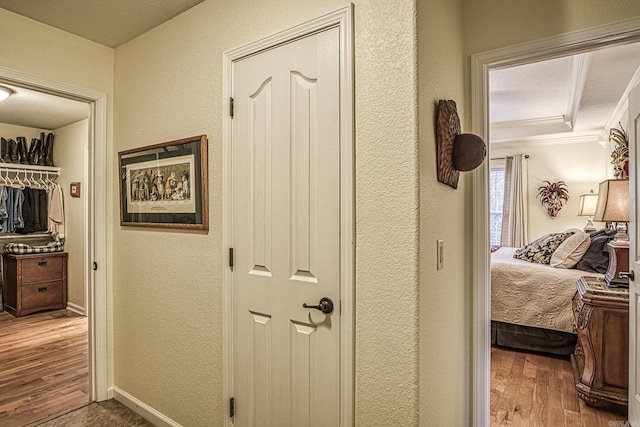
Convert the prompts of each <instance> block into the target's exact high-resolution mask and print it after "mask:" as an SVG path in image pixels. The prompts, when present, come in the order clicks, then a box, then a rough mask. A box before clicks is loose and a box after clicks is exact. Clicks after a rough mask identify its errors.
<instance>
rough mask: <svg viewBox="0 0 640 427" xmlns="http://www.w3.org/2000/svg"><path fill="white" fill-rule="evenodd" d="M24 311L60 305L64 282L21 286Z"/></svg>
mask: <svg viewBox="0 0 640 427" xmlns="http://www.w3.org/2000/svg"><path fill="white" fill-rule="evenodd" d="M19 292H21V293H22V310H31V309H33V308H40V307H50V306H55V305H60V304H61V303H62V296H63V281H62V280H58V281H54V282H46V283H37V284H35V285H24V286H21V288H20V291H19Z"/></svg>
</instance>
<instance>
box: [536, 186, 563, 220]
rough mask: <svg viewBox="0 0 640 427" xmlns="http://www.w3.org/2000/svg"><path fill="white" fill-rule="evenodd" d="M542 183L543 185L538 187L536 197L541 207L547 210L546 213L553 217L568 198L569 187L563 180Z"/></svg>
mask: <svg viewBox="0 0 640 427" xmlns="http://www.w3.org/2000/svg"><path fill="white" fill-rule="evenodd" d="M544 183H545V185H542V186H540V187H538V198H539V199H540V203H542V207H543V208H545V209H546V210H547V215H549V216H550V217H551V218H552V219H553V218H555V217H556V215H558V212H560V209H562V205H564V203H565V202H566V201H567V200H569V189H568V188H567V184H565V183H564V181H558V182H549V181H544Z"/></svg>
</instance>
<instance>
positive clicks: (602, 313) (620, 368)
mask: <svg viewBox="0 0 640 427" xmlns="http://www.w3.org/2000/svg"><path fill="white" fill-rule="evenodd" d="M576 287H577V288H578V290H577V292H576V294H575V296H574V297H573V315H574V319H575V326H576V330H577V333H578V343H577V344H576V348H575V351H574V354H573V355H571V362H572V365H573V376H574V380H575V384H576V390H577V391H578V395H579V396H580V398H581V399H582V400H584V401H585V402H586V403H587V405H590V406H596V405H600V404H605V403H614V404H617V405H625V406H626V405H627V388H628V381H629V379H628V372H629V290H628V289H625V288H608V287H607V285H606V284H605V282H604V280H603V279H600V278H598V277H581V278H580V279H578V282H577V283H576Z"/></svg>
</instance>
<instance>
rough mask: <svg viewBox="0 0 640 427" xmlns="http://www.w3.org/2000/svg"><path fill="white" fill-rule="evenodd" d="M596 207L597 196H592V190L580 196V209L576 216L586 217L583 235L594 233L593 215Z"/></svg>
mask: <svg viewBox="0 0 640 427" xmlns="http://www.w3.org/2000/svg"><path fill="white" fill-rule="evenodd" d="M597 205H598V195H597V194H593V190H591V193H589V194H583V195H582V196H580V208H579V209H578V216H586V217H588V218H587V225H586V226H585V227H584V232H585V233H592V232H594V231H596V227H595V226H594V225H593V222H592V219H593V215H595V213H596V206H597Z"/></svg>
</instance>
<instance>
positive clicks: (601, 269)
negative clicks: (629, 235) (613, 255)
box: [576, 230, 616, 274]
mask: <svg viewBox="0 0 640 427" xmlns="http://www.w3.org/2000/svg"><path fill="white" fill-rule="evenodd" d="M615 235H616V231H615V230H600V231H597V232H594V233H591V244H590V245H589V248H588V249H587V252H585V254H584V256H583V257H582V259H581V260H580V261H578V264H576V268H577V269H580V270H583V271H588V272H589V273H601V274H604V273H606V272H607V269H608V268H609V248H608V247H607V243H609V242H610V241H611V240H613V239H614V238H615Z"/></svg>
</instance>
